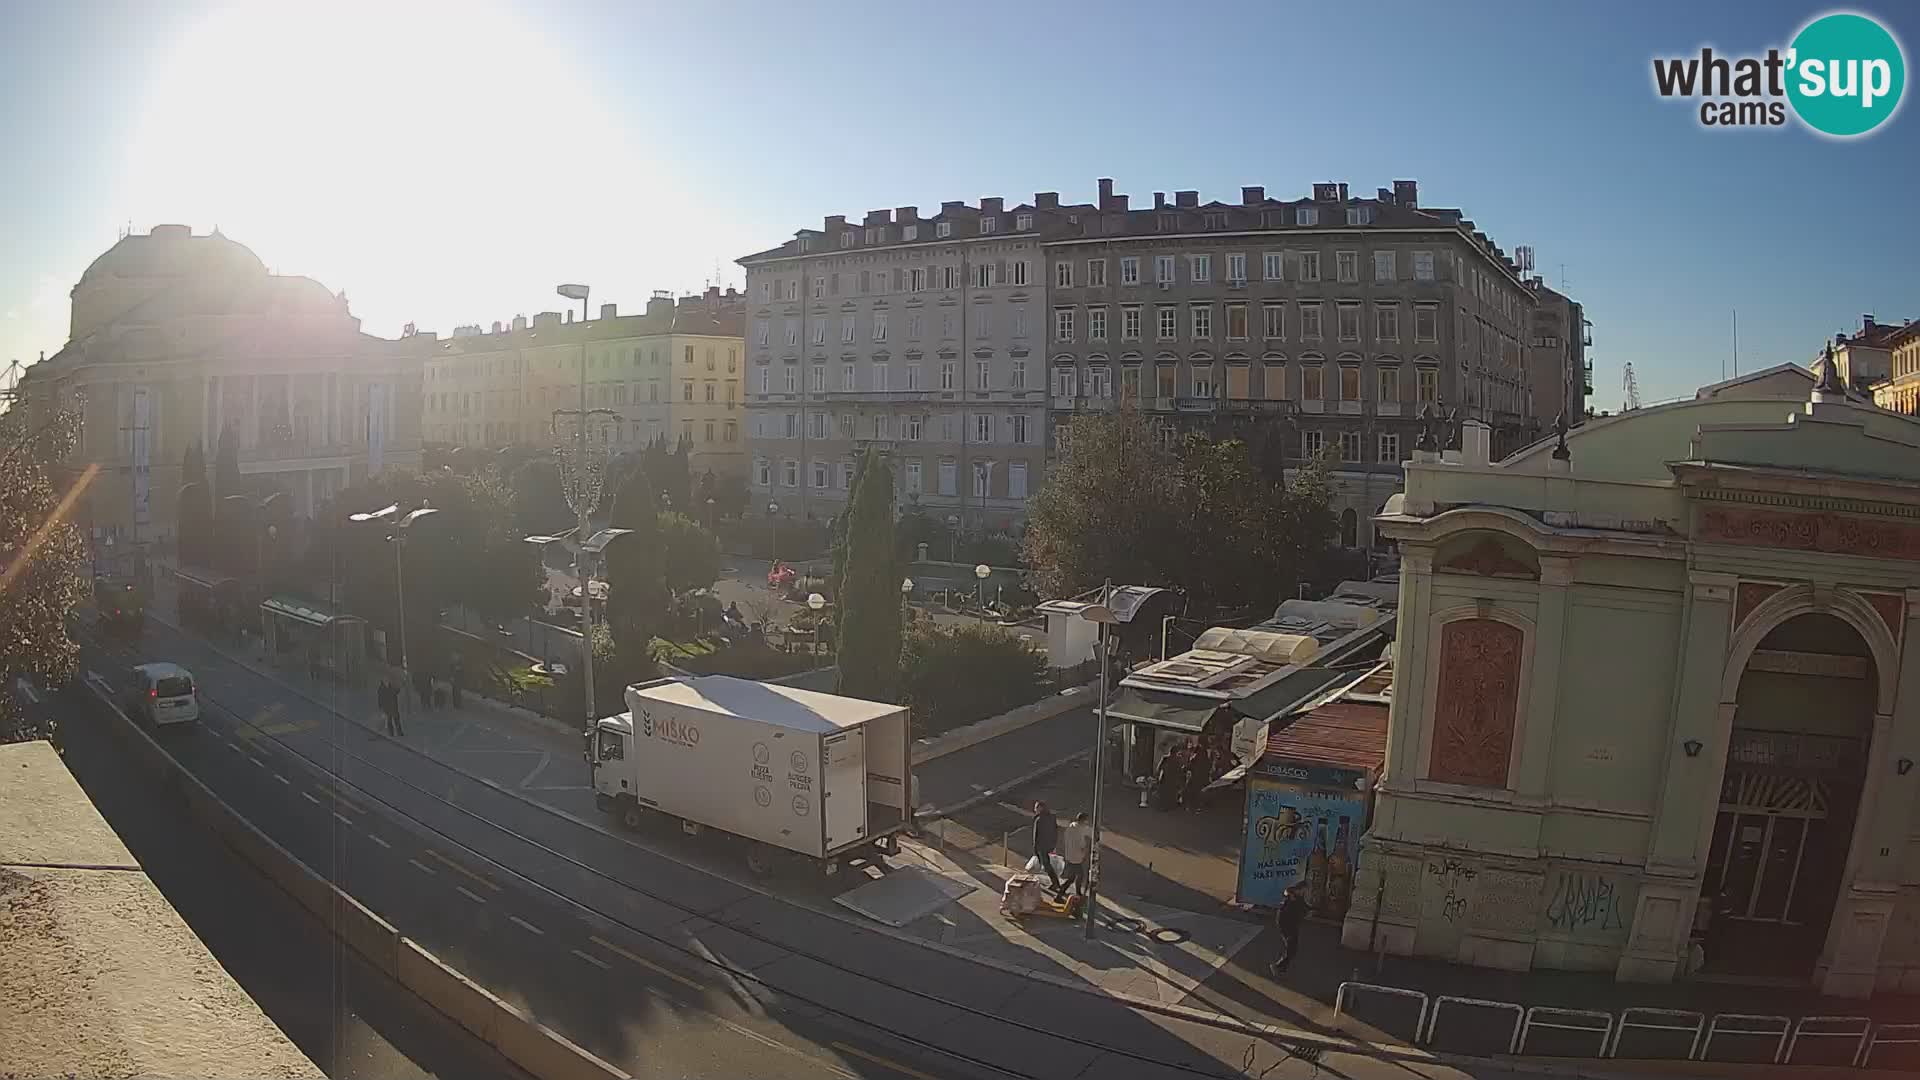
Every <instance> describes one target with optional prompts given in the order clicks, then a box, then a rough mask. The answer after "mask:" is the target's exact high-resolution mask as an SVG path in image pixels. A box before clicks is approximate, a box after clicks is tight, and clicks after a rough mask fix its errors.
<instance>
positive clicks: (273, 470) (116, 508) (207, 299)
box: [26, 225, 424, 550]
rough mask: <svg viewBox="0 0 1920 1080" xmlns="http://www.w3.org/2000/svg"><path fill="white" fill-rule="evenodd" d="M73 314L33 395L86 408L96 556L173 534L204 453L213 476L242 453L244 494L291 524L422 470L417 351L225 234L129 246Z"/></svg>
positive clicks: (161, 238)
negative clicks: (283, 508) (278, 499)
mask: <svg viewBox="0 0 1920 1080" xmlns="http://www.w3.org/2000/svg"><path fill="white" fill-rule="evenodd" d="M72 301H73V306H72V318H71V323H70V326H69V336H68V341H67V344H66V346H65V347H63V348H62V349H61V350H60V351H59V352H58V353H56V354H54V355H53V356H51V357H48V358H47V359H45V360H44V361H42V362H40V363H39V364H36V365H34V366H33V367H32V368H30V369H29V374H28V377H27V380H26V386H27V389H28V394H29V399H30V400H31V399H32V398H33V397H34V396H36V395H45V394H52V395H57V397H58V399H59V400H61V401H63V402H67V403H71V402H72V401H73V399H74V395H76V394H83V395H84V400H85V426H84V430H83V433H82V445H81V447H80V448H79V450H78V451H77V452H76V454H75V460H76V461H81V462H89V463H98V464H99V465H100V466H101V469H100V471H99V472H98V474H96V476H95V479H94V480H93V482H92V484H91V485H90V486H89V488H88V490H87V492H86V494H85V496H84V501H83V503H82V504H81V507H80V509H79V510H78V511H77V512H76V513H77V520H78V522H79V523H80V524H81V526H82V527H83V528H86V529H88V530H89V533H90V536H91V537H92V538H93V540H94V541H95V543H96V545H99V546H106V545H105V542H106V541H107V540H108V539H112V540H114V541H115V542H116V543H117V544H128V543H133V542H141V543H144V542H151V541H156V540H160V541H164V540H165V539H167V538H169V537H170V536H171V535H172V534H173V531H174V517H175V501H176V499H175V493H176V492H177V491H178V489H179V487H180V484H181V466H182V464H183V460H184V456H185V454H186V451H187V448H188V447H189V446H190V445H192V444H194V443H196V442H197V443H199V444H201V445H202V446H203V447H204V449H205V453H206V458H207V461H208V462H209V465H211V463H212V461H213V458H214V455H215V452H216V448H217V447H218V445H219V443H220V441H221V439H222V438H223V437H226V438H229V439H231V440H233V442H234V444H235V445H236V447H237V450H238V457H239V460H240V472H241V475H242V477H243V478H244V479H245V481H246V486H247V489H248V490H247V493H249V494H252V495H255V496H264V495H266V494H269V493H271V492H275V491H278V492H281V493H283V494H284V496H285V498H286V500H287V504H288V506H287V510H288V512H290V513H291V514H293V515H296V516H301V515H308V514H311V513H312V511H313V509H314V507H316V506H317V505H319V504H320V503H322V502H324V501H325V500H326V498H327V497H328V496H330V495H331V494H332V493H333V492H335V491H337V490H339V489H341V488H343V487H345V486H346V485H348V484H350V483H353V482H354V481H357V480H359V479H361V478H363V477H365V476H366V475H368V474H369V473H372V472H378V471H379V470H381V469H382V468H385V467H389V466H393V465H402V464H404V465H416V466H417V464H418V461H419V441H420V432H419V429H420V423H419V421H420V401H421V398H420V372H421V367H422V364H423V362H424V359H423V357H424V354H423V353H422V351H421V350H420V349H418V348H414V347H411V346H412V343H411V342H405V341H402V342H393V341H387V340H384V339H381V338H377V337H373V336H371V335H369V334H365V333H362V332H361V329H360V320H359V319H357V318H355V317H354V316H353V314H352V312H351V311H349V309H348V307H347V300H346V297H345V295H344V294H340V295H336V294H334V293H333V292H330V291H329V290H328V289H327V288H326V287H325V286H324V285H321V284H320V283H319V282H317V281H314V280H313V279H311V278H306V277H297V276H285V275H279V274H272V273H269V272H268V271H267V268H266V266H265V264H263V263H262V262H261V261H260V258H259V257H258V256H257V255H255V254H254V253H253V252H252V251H251V250H249V249H248V248H247V247H246V246H245V245H243V244H240V243H237V242H235V241H233V240H230V239H228V238H227V237H225V236H222V235H221V234H220V232H219V231H218V230H215V231H214V232H213V233H211V234H209V235H200V236H196V235H194V234H193V232H192V231H191V230H190V229H189V228H188V227H187V226H185V225H157V226H155V227H154V228H153V230H152V231H151V232H149V233H146V234H144V235H128V236H124V237H122V238H121V239H120V241H119V242H118V243H116V244H114V245H113V247H111V248H109V249H108V250H107V251H106V252H105V253H104V254H102V255H101V256H100V257H99V258H98V259H95V260H94V261H93V264H92V265H91V266H89V267H87V269H86V272H85V273H83V274H82V275H81V276H80V280H79V282H78V283H77V284H76V285H74V287H73V291H72ZM216 494H217V495H219V496H221V497H224V496H225V495H227V494H230V493H228V492H217V493H216ZM123 550H124V549H123Z"/></svg>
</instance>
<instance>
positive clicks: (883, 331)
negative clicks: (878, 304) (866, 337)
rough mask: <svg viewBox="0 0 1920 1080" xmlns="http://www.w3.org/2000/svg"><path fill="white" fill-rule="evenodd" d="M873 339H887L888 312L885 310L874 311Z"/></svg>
mask: <svg viewBox="0 0 1920 1080" xmlns="http://www.w3.org/2000/svg"><path fill="white" fill-rule="evenodd" d="M873 340H875V341H885V340H887V313H886V312H884V311H876V312H874V313H873Z"/></svg>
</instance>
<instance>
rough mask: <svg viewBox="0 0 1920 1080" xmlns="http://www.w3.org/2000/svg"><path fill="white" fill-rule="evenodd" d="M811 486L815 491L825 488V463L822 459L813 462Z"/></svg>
mask: <svg viewBox="0 0 1920 1080" xmlns="http://www.w3.org/2000/svg"><path fill="white" fill-rule="evenodd" d="M813 486H814V489H815V490H817V491H825V490H826V488H827V463H826V462H824V461H816V462H814V463H813Z"/></svg>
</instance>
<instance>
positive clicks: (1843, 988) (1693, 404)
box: [1344, 387, 1920, 996]
mask: <svg viewBox="0 0 1920 1080" xmlns="http://www.w3.org/2000/svg"><path fill="white" fill-rule="evenodd" d="M1812 397H1813V400H1811V401H1806V400H1801V401H1792V400H1787V399H1781V398H1775V399H1771V400H1726V399H1708V400H1699V401H1688V402H1682V403H1678V404H1673V405H1665V406H1660V407H1656V408H1650V409H1643V410H1636V411H1633V412H1629V413H1626V414H1624V415H1621V416H1618V417H1613V418H1609V419H1603V420H1598V421H1594V422H1590V423H1588V424H1587V425H1585V426H1583V427H1582V428H1579V429H1577V430H1575V431H1573V432H1571V433H1569V434H1568V435H1567V436H1566V437H1565V440H1564V443H1563V444H1561V445H1560V446H1559V447H1556V445H1555V443H1554V441H1553V440H1549V441H1547V442H1545V443H1542V444H1540V445H1537V446H1535V447H1532V448H1530V449H1528V450H1525V451H1522V452H1520V453H1519V454H1517V455H1515V456H1513V457H1510V458H1508V459H1506V460H1504V461H1501V462H1498V463H1487V462H1486V461H1485V455H1484V451H1482V452H1480V453H1478V454H1476V452H1475V447H1476V445H1479V446H1484V443H1482V442H1480V441H1479V439H1480V436H1479V435H1478V433H1477V432H1475V431H1474V430H1472V428H1471V425H1469V430H1468V431H1467V432H1466V433H1465V436H1464V439H1463V442H1464V444H1465V446H1466V451H1465V453H1464V454H1462V453H1461V452H1458V451H1452V452H1448V453H1446V454H1444V455H1441V454H1436V453H1426V452H1420V453H1416V455H1415V458H1416V460H1415V461H1414V462H1412V463H1410V464H1409V466H1408V468H1407V480H1406V489H1405V491H1404V492H1403V493H1402V494H1400V495H1397V496H1395V497H1394V499H1393V500H1392V501H1390V502H1389V503H1388V504H1387V506H1386V508H1385V511H1384V512H1383V514H1382V515H1381V516H1380V518H1379V519H1378V525H1379V528H1380V529H1381V531H1382V534H1383V535H1386V536H1389V537H1392V538H1394V539H1395V540H1396V541H1397V542H1398V543H1399V545H1400V549H1401V553H1402V556H1403V562H1402V573H1401V583H1400V607H1399V615H1400V635H1399V644H1398V646H1397V648H1398V650H1399V652H1398V659H1397V663H1396V671H1395V677H1394V686H1393V695H1392V698H1393V701H1392V712H1391V726H1390V733H1389V747H1388V759H1387V766H1386V770H1385V773H1384V775H1383V777H1382V779H1381V781H1380V783H1379V785H1378V788H1377V792H1378V803H1377V807H1376V810H1375V814H1374V820H1373V826H1372V829H1371V831H1370V832H1369V834H1368V836H1367V838H1366V840H1365V843H1364V846H1363V851H1362V856H1361V858H1360V874H1359V878H1358V880H1357V881H1356V882H1355V886H1354V898H1353V904H1352V908H1351V910H1350V912H1349V914H1348V916H1347V919H1346V923H1345V934H1344V938H1345V942H1346V944H1347V945H1348V946H1349V947H1352V948H1367V947H1369V946H1372V945H1377V946H1378V947H1381V948H1383V949H1384V950H1385V951H1387V952H1391V953H1397V954H1411V955H1420V956H1430V957H1439V958H1444V959H1449V960H1455V961H1459V962H1464V963H1470V964H1478V965H1484V966H1490V967H1497V968H1504V969H1510V970H1527V969H1532V968H1557V969H1581V970H1596V971H1611V972H1614V973H1615V974H1616V975H1617V977H1618V978H1620V979H1622V980H1635V981H1667V980H1671V979H1675V978H1681V977H1685V976H1686V975H1687V974H1688V973H1689V972H1691V971H1693V970H1695V969H1697V968H1701V967H1704V969H1705V970H1706V971H1708V972H1725V973H1728V974H1740V975H1755V976H1773V977H1777V978H1790V979H1794V980H1805V981H1806V982H1809V983H1811V984H1813V985H1816V986H1818V987H1819V988H1820V989H1822V990H1824V991H1826V992H1828V993H1833V994H1840V995H1848V996H1866V995H1869V994H1871V993H1872V992H1874V991H1875V989H1876V988H1877V989H1881V990H1892V989H1904V990H1906V991H1913V990H1920V804H1917V803H1916V799H1915V789H1916V787H1920V773H1916V772H1913V771H1912V770H1913V763H1914V761H1915V759H1920V662H1909V659H1910V658H1909V656H1908V654H1909V653H1910V652H1911V651H1912V650H1913V649H1914V648H1915V647H1916V646H1915V645H1914V644H1913V642H1914V640H1915V636H1916V634H1920V423H1916V422H1915V421H1914V420H1913V419H1911V418H1908V417H1904V416H1899V415H1895V414H1892V413H1888V412H1885V411H1882V410H1879V409H1876V408H1873V407H1871V406H1867V405H1862V404H1858V403H1853V402H1848V401H1847V400H1845V397H1844V394H1843V393H1842V392H1841V391H1839V389H1838V387H1833V388H1830V389H1828V390H1819V389H1816V390H1815V391H1814V393H1813V395H1812ZM1476 457H1478V458H1479V460H1478V461H1475V460H1474V459H1475V458H1476ZM1703 908H1704V909H1705V910H1706V913H1705V914H1703V913H1702V909H1703Z"/></svg>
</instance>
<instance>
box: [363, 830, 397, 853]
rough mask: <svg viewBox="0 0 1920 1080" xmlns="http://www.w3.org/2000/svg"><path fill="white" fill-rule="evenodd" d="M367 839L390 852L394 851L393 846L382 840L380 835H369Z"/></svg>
mask: <svg viewBox="0 0 1920 1080" xmlns="http://www.w3.org/2000/svg"><path fill="white" fill-rule="evenodd" d="M367 839H369V840H371V841H373V842H374V843H376V844H379V845H380V846H381V847H383V848H386V849H387V850H388V851H392V850H393V845H392V844H389V843H387V842H386V841H385V840H382V839H380V834H379V833H368V834H367Z"/></svg>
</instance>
